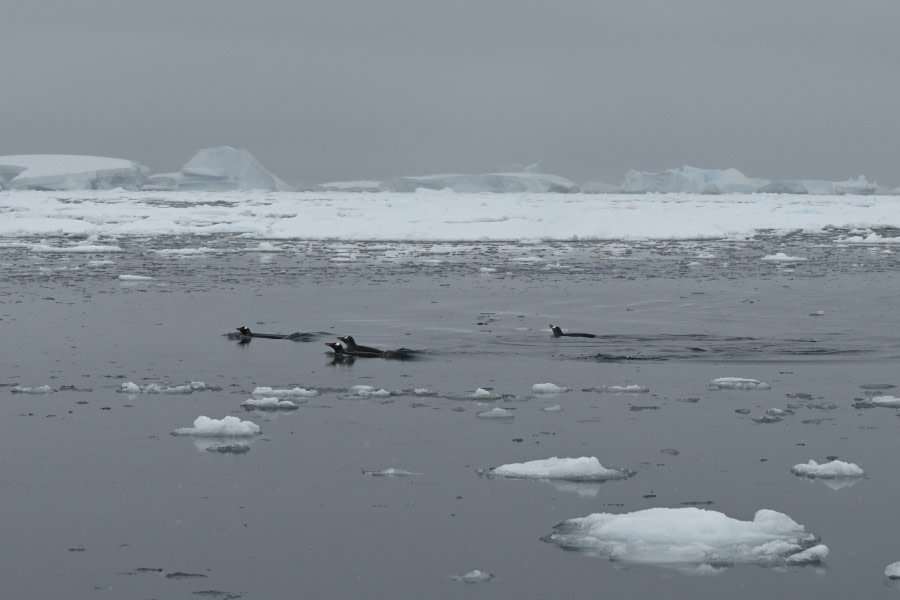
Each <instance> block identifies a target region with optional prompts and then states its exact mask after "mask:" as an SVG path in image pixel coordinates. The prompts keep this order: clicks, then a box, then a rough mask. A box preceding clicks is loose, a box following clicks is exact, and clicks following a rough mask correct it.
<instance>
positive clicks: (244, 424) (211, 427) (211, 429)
mask: <svg viewBox="0 0 900 600" xmlns="http://www.w3.org/2000/svg"><path fill="white" fill-rule="evenodd" d="M258 433H259V425H257V424H256V423H253V422H252V421H241V420H240V419H238V418H237V417H231V416H228V417H225V418H224V419H210V418H209V417H204V416H199V417H197V418H196V419H194V426H193V427H182V428H180V429H176V430H175V431H173V432H172V435H199V436H208V437H215V436H229V437H230V436H235V437H240V436H252V435H257V434H258Z"/></svg>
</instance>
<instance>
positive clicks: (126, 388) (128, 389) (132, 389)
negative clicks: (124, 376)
mask: <svg viewBox="0 0 900 600" xmlns="http://www.w3.org/2000/svg"><path fill="white" fill-rule="evenodd" d="M119 391H120V392H125V393H127V394H140V393H141V386H139V385H138V384H136V383H134V382H133V381H129V382H127V383H123V384H122V385H121V386H120V387H119Z"/></svg>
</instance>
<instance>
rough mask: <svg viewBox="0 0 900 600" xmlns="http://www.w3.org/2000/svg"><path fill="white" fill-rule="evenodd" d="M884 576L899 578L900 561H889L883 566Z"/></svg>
mask: <svg viewBox="0 0 900 600" xmlns="http://www.w3.org/2000/svg"><path fill="white" fill-rule="evenodd" d="M884 576H885V577H890V578H891V579H900V562H895V563H891V564H889V565H888V566H886V567H885V568H884Z"/></svg>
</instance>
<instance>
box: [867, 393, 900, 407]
mask: <svg viewBox="0 0 900 600" xmlns="http://www.w3.org/2000/svg"><path fill="white" fill-rule="evenodd" d="M867 402H868V403H869V404H874V405H875V406H889V407H892V408H893V407H900V398H897V397H896V396H875V397H873V398H867Z"/></svg>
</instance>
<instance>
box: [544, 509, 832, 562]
mask: <svg viewBox="0 0 900 600" xmlns="http://www.w3.org/2000/svg"><path fill="white" fill-rule="evenodd" d="M544 539H545V540H546V541H548V542H551V543H554V544H557V545H559V546H561V547H563V548H566V549H573V550H583V551H587V552H590V553H595V554H598V555H601V556H606V557H609V558H610V559H611V560H616V561H623V562H635V563H651V564H659V565H689V564H693V565H699V564H713V565H720V564H727V563H735V564H756V565H764V566H779V565H785V564H815V563H818V562H820V561H822V560H823V559H824V558H825V557H826V556H827V554H828V548H827V546H824V545H820V544H818V537H817V536H816V535H815V534H812V533H809V532H807V531H806V529H805V528H804V527H803V525H800V524H798V523H796V522H795V521H794V520H793V519H791V518H790V517H788V516H787V515H785V514H783V513H780V512H776V511H773V510H766V509H763V510H759V511H757V512H756V514H755V515H754V517H753V520H752V521H741V520H738V519H734V518H731V517H728V516H727V515H725V514H723V513H721V512H717V511H713V510H704V509H700V508H694V507H688V508H650V509H647V510H639V511H636V512H631V513H624V514H612V513H595V514H592V515H589V516H587V517H583V518H576V519H569V520H567V521H563V522H562V523H560V524H559V525H557V526H556V527H555V528H554V532H553V533H552V534H550V535H549V536H547V537H546V538H544Z"/></svg>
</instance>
